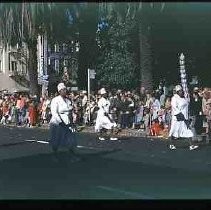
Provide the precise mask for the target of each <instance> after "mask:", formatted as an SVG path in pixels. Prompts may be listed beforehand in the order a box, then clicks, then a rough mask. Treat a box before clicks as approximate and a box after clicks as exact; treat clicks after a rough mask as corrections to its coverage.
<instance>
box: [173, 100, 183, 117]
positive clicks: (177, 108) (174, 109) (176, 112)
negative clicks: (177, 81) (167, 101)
mask: <svg viewBox="0 0 211 210" xmlns="http://www.w3.org/2000/svg"><path fill="white" fill-rule="evenodd" d="M171 107H172V114H173V115H177V114H179V113H180V112H181V110H180V108H179V107H178V103H177V99H176V98H175V97H172V100H171Z"/></svg>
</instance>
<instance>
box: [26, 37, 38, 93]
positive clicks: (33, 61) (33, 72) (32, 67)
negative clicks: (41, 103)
mask: <svg viewBox="0 0 211 210" xmlns="http://www.w3.org/2000/svg"><path fill="white" fill-rule="evenodd" d="M28 49H29V58H28V59H29V60H28V74H29V82H30V83H29V89H30V94H31V95H37V96H39V86H38V80H37V77H38V73H37V42H36V41H33V42H32V43H31V44H30V45H29V47H28Z"/></svg>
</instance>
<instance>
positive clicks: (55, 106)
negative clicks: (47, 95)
mask: <svg viewBox="0 0 211 210" xmlns="http://www.w3.org/2000/svg"><path fill="white" fill-rule="evenodd" d="M72 109H73V106H72V103H71V101H70V100H69V99H64V98H63V97H62V96H60V95H59V96H56V97H55V98H53V99H52V101H51V114H52V117H51V120H50V124H59V123H61V122H62V120H63V122H64V123H65V124H66V125H67V124H69V123H71V122H70V119H69V113H70V111H71V110H72ZM59 114H60V116H61V119H62V120H61V119H60V117H59Z"/></svg>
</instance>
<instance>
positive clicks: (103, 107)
mask: <svg viewBox="0 0 211 210" xmlns="http://www.w3.org/2000/svg"><path fill="white" fill-rule="evenodd" d="M98 107H99V110H98V115H104V113H109V107H110V101H109V100H108V99H105V98H104V97H102V98H100V99H99V101H98Z"/></svg>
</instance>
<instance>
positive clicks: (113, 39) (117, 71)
mask: <svg viewBox="0 0 211 210" xmlns="http://www.w3.org/2000/svg"><path fill="white" fill-rule="evenodd" d="M134 27H135V23H134V21H133V20H131V19H130V18H129V17H128V18H127V19H126V21H123V20H118V19H117V16H115V14H114V15H113V18H110V21H109V27H108V29H107V30H105V31H103V32H101V46H102V47H101V48H100V57H99V60H98V64H97V67H96V71H97V78H98V80H99V83H100V84H101V85H104V86H105V85H106V86H113V87H129V86H131V85H132V86H135V85H136V83H137V79H136V78H137V77H136V69H137V65H136V62H135V53H134V51H133V46H132V32H133V29H134Z"/></svg>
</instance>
